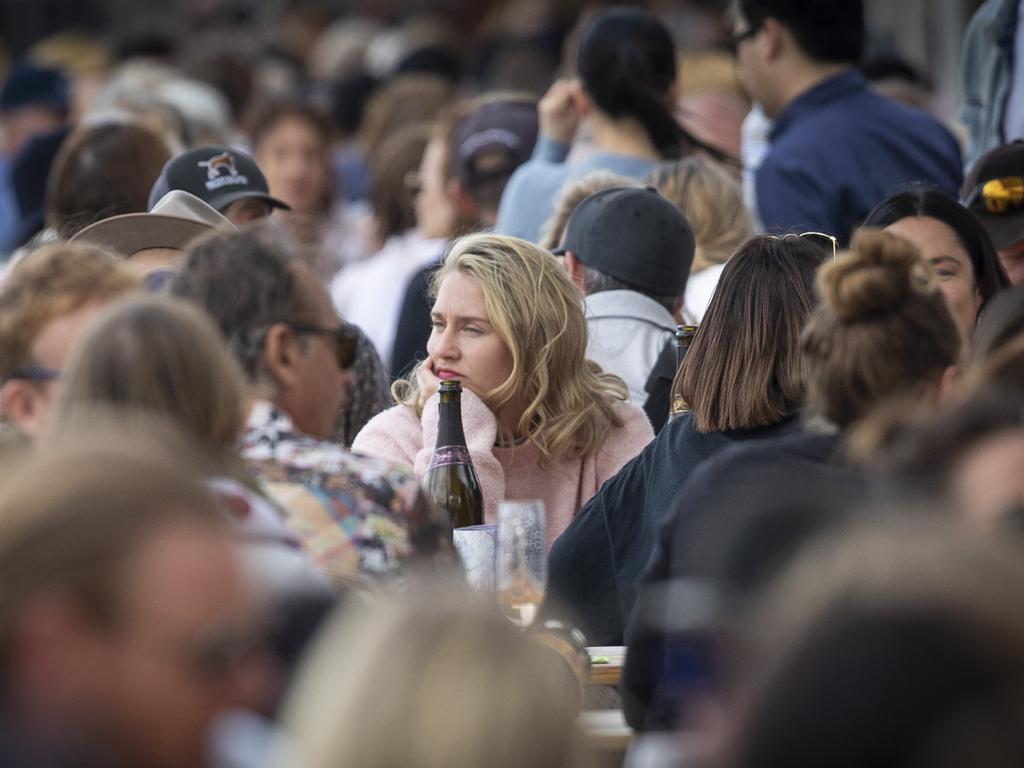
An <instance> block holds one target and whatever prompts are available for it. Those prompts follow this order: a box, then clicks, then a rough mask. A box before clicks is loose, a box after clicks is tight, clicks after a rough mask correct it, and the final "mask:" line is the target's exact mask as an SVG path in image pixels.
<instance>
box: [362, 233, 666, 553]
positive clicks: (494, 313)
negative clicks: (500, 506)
mask: <svg viewBox="0 0 1024 768" xmlns="http://www.w3.org/2000/svg"><path fill="white" fill-rule="evenodd" d="M433 287H434V295H435V296H436V300H435V302H434V308H433V311H432V313H431V320H432V324H433V330H432V331H431V334H430V340H429V341H428V342H427V355H428V356H427V359H426V360H424V361H423V362H422V363H421V364H420V365H419V367H418V368H417V369H416V372H415V375H413V376H411V377H410V378H409V379H401V380H399V381H397V382H395V385H394V387H393V390H392V391H393V394H394V396H395V400H396V402H398V403H399V405H397V406H395V407H394V408H391V409H389V410H387V411H385V412H384V413H382V414H379V415H378V416H376V417H375V418H374V419H373V420H372V421H370V422H369V423H368V424H367V425H366V426H365V427H364V428H363V430H362V431H361V432H360V433H359V435H357V436H356V439H355V442H354V443H353V446H352V447H353V449H354V450H356V451H358V452H362V453H366V454H370V455H373V456H380V457H384V458H389V459H392V460H400V461H405V462H407V463H409V464H412V465H413V466H414V468H415V469H416V472H417V474H418V475H420V476H422V475H424V474H425V473H426V471H427V468H428V466H429V463H430V459H431V456H432V455H433V451H434V443H435V439H436V435H437V425H438V396H437V389H438V387H439V385H440V380H442V379H446V380H447V379H457V380H459V381H461V383H462V388H463V392H462V419H463V427H464V430H465V433H466V443H467V445H468V447H469V451H470V454H471V456H472V459H473V464H474V466H475V467H476V471H477V474H478V475H479V478H480V485H481V489H482V491H483V497H484V519H485V520H486V521H488V522H494V520H495V512H496V509H497V503H498V502H499V501H500V500H502V499H506V498H509V499H542V500H543V501H544V502H545V505H546V510H547V541H548V544H550V543H551V542H552V541H554V539H555V538H556V537H557V536H558V534H560V533H561V532H562V531H563V530H564V529H565V527H566V526H567V525H568V524H569V522H570V521H571V520H572V518H573V516H574V515H575V514H576V512H577V511H578V510H579V508H580V507H581V506H582V505H583V504H584V503H585V502H586V501H587V500H588V499H589V498H590V497H591V496H593V495H594V494H595V493H596V492H597V490H598V488H600V487H601V484H602V483H603V482H604V481H605V480H607V479H608V478H609V477H611V476H612V475H614V474H615V473H616V472H618V471H619V469H620V468H621V467H622V466H623V465H624V464H625V463H626V462H627V461H629V460H630V459H631V458H633V457H634V456H635V455H637V454H638V453H639V452H640V451H641V450H642V449H643V447H644V446H645V445H647V443H648V442H650V440H651V439H652V438H653V437H654V432H653V430H652V429H651V425H650V422H648V421H647V416H646V415H645V414H644V412H643V411H642V410H641V409H640V408H638V407H636V406H634V405H630V404H629V403H628V402H627V401H626V397H627V395H626V387H625V384H624V383H623V382H622V380H621V379H620V378H618V377H617V376H613V375H611V374H608V373H604V372H603V371H602V370H601V368H600V367H599V366H598V365H597V363H594V362H592V361H589V360H587V359H586V358H585V351H586V347H587V324H586V319H585V318H584V316H583V309H582V306H581V304H580V300H579V291H578V290H577V289H576V287H575V286H574V285H573V284H572V282H571V281H570V280H569V277H568V275H567V274H566V273H565V270H564V269H562V268H561V267H560V266H559V264H558V262H557V261H556V260H555V259H554V258H552V257H551V255H550V254H549V253H547V252H545V251H542V250H541V249H540V248H538V247H537V246H535V245H533V244H531V243H528V242H526V241H524V240H519V239H518V238H514V237H500V236H495V235H487V234H477V235H469V236H467V237H463V238H461V239H460V240H457V241H456V242H455V244H454V245H453V246H452V248H451V250H450V251H449V252H448V254H447V255H446V256H445V258H444V261H443V262H442V264H441V268H440V270H438V272H437V274H436V276H435V278H434V286H433Z"/></svg>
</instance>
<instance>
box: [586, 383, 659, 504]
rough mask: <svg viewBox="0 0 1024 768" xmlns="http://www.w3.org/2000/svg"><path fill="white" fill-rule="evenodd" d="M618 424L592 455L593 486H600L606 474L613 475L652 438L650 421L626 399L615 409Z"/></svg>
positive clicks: (607, 476)
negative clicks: (594, 482) (594, 479)
mask: <svg viewBox="0 0 1024 768" xmlns="http://www.w3.org/2000/svg"><path fill="white" fill-rule="evenodd" d="M616 410H617V411H618V414H619V418H621V419H622V426H621V427H619V428H618V429H614V430H612V431H611V432H610V433H609V434H608V437H606V438H605V441H604V445H602V446H601V450H600V451H598V452H597V455H596V456H595V457H594V458H595V464H596V472H597V486H598V488H600V487H601V484H602V483H604V481H605V480H607V479H608V478H609V477H612V476H614V475H615V474H617V473H618V471H619V470H620V469H622V468H623V467H624V466H626V464H627V463H628V462H629V461H630V460H631V459H633V458H634V457H636V456H637V455H638V454H639V453H640V452H641V451H642V450H643V449H644V448H646V447H647V444H648V443H649V442H651V440H653V439H654V430H653V429H651V422H650V421H648V419H647V414H646V413H644V412H643V410H642V409H640V408H638V407H637V406H635V405H631V404H629V403H622V404H621V405H620V406H619V407H618V408H617V409H616Z"/></svg>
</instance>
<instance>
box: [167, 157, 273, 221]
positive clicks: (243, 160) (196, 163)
mask: <svg viewBox="0 0 1024 768" xmlns="http://www.w3.org/2000/svg"><path fill="white" fill-rule="evenodd" d="M175 189H180V190H183V191H185V192H188V193H189V194H192V195H195V196H196V197H198V198H199V199H200V200H202V201H203V202H204V203H206V204H207V205H209V206H210V207H211V208H213V209H214V210H216V211H223V210H224V209H225V208H227V207H228V206H229V205H231V204H232V203H233V202H235V201H236V200H242V199H243V198H247V197H255V198H258V199H260V200H266V201H267V202H268V203H270V205H271V207H273V208H282V209H284V210H286V211H287V210H290V207H289V206H288V205H287V204H285V203H283V202H282V201H280V200H278V199H277V198H276V197H271V196H270V191H269V190H268V188H267V180H266V178H264V176H263V172H262V171H261V170H260V169H259V166H258V165H256V161H255V160H253V158H252V157H251V156H250V155H247V154H246V153H245V152H241V151H239V150H237V149H231V148H230V147H213V146H211V147H199V148H198V149H191V150H189V151H188V152H185V153H184V154H181V155H178V156H177V157H173V158H171V159H170V160H168V161H167V164H166V165H165V166H164V169H163V171H161V172H160V177H159V178H158V179H157V180H156V183H155V184H154V185H153V189H152V190H151V191H150V193H149V209H150V210H153V206H154V205H156V204H157V202H158V201H159V200H160V199H161V198H163V197H164V196H165V195H166V194H167V193H168V192H170V191H172V190H175Z"/></svg>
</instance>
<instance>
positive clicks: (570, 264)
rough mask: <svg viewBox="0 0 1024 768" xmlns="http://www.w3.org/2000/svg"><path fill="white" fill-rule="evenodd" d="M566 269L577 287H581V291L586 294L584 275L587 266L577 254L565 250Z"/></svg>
mask: <svg viewBox="0 0 1024 768" xmlns="http://www.w3.org/2000/svg"><path fill="white" fill-rule="evenodd" d="M565 271H566V272H568V273H569V279H570V280H572V281H573V283H575V284H576V287H577V288H579V289H580V293H582V294H583V295H584V296H585V295H586V292H585V291H584V290H583V275H584V271H585V267H584V266H583V262H582V261H580V260H579V259H578V258H576V254H575V253H573V252H572V251H566V252H565Z"/></svg>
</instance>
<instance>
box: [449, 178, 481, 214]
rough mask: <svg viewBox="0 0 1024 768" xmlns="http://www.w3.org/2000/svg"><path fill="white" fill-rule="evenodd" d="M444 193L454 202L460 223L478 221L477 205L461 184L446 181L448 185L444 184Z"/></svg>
mask: <svg viewBox="0 0 1024 768" xmlns="http://www.w3.org/2000/svg"><path fill="white" fill-rule="evenodd" d="M445 191H446V192H447V193H448V197H450V198H451V199H452V200H453V201H454V202H455V210H456V212H457V214H458V217H459V219H460V220H461V221H473V222H475V221H478V220H479V219H480V206H479V205H477V202H476V200H474V199H473V197H472V195H470V194H469V192H467V191H466V188H465V187H464V186H462V182H461V181H459V180H458V179H448V183H447V184H445Z"/></svg>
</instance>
